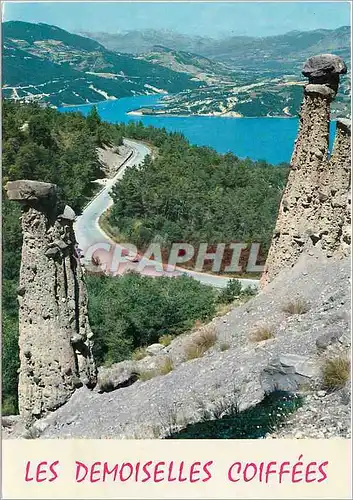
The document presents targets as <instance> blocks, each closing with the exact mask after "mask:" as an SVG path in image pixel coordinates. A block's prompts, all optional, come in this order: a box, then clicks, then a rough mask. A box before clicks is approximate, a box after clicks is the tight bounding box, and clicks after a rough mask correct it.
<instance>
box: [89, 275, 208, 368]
mask: <svg viewBox="0 0 353 500" xmlns="http://www.w3.org/2000/svg"><path fill="white" fill-rule="evenodd" d="M86 281H87V288H88V296H89V301H88V312H89V319H90V324H91V328H92V331H93V332H94V333H95V343H94V354H95V358H96V360H97V362H98V363H99V364H102V363H105V362H106V361H108V360H109V361H112V362H113V363H117V362H119V361H122V360H124V359H128V358H130V357H131V354H132V353H133V352H134V350H135V349H137V348H139V347H141V346H146V345H150V344H153V343H155V342H157V341H158V339H159V337H160V336H161V335H163V334H164V333H165V332H166V331H168V334H169V335H178V334H180V333H183V332H186V331H188V330H190V329H191V328H192V327H193V326H194V324H195V321H196V320H199V321H207V320H209V319H210V318H212V317H213V315H214V313H215V291H214V289H213V288H211V287H209V286H206V285H202V284H201V283H199V282H197V281H196V280H194V279H193V278H189V277H187V276H181V277H178V278H173V279H171V278H167V277H160V278H158V279H155V278H152V277H150V276H142V275H140V274H137V273H133V272H130V273H126V274H124V275H122V276H118V277H109V276H99V277H97V276H87V280H86ZM141 355H142V353H141V351H138V352H137V353H136V354H135V356H137V357H139V356H141ZM134 359H136V357H135V358H134Z"/></svg>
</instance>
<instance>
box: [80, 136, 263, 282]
mask: <svg viewBox="0 0 353 500" xmlns="http://www.w3.org/2000/svg"><path fill="white" fill-rule="evenodd" d="M124 143H125V145H126V146H128V147H129V148H130V149H131V153H130V154H129V156H128V157H127V159H126V160H125V161H124V162H123V163H122V165H121V167H120V168H119V170H118V172H117V173H116V175H115V176H114V177H113V178H112V179H107V180H106V182H105V184H104V187H103V188H102V189H101V191H100V192H99V193H98V194H97V195H96V196H95V197H94V198H93V199H92V200H91V201H90V202H89V203H88V204H87V205H86V207H85V208H84V210H83V212H82V215H80V216H78V217H77V218H76V221H75V224H74V229H75V234H76V239H77V242H78V246H79V248H80V249H81V250H82V252H83V255H84V256H83V259H82V260H83V262H84V264H85V266H87V267H88V266H90V265H91V264H92V260H91V259H92V256H94V257H98V259H99V262H100V264H101V266H102V267H103V268H104V267H105V268H106V269H107V270H110V272H113V273H117V272H118V273H119V274H120V273H123V272H125V271H127V270H135V271H140V272H141V271H142V272H143V273H144V274H149V275H152V276H161V275H163V276H170V277H172V276H180V275H182V274H187V275H189V276H191V277H193V278H194V279H197V280H198V281H200V282H201V283H205V284H207V285H212V286H214V287H217V288H223V287H225V286H226V284H227V282H228V281H229V278H227V277H224V276H216V275H212V274H206V273H199V272H196V271H190V270H186V269H182V268H175V270H174V271H172V272H169V271H167V270H165V269H163V270H162V269H160V270H158V268H156V267H155V266H153V265H151V264H152V262H153V261H150V260H149V259H147V258H144V257H140V259H139V261H138V262H132V261H131V260H128V259H127V258H126V256H127V254H130V255H132V254H134V252H133V251H132V250H131V249H130V250H129V249H128V245H127V244H124V245H120V244H118V243H115V242H114V241H113V240H112V239H111V238H110V237H109V236H108V235H107V234H106V233H105V232H104V231H103V230H102V229H101V227H100V226H99V218H100V216H101V215H102V214H103V213H104V212H106V210H108V208H109V207H111V206H112V204H113V200H112V198H111V197H110V195H109V192H110V190H111V188H112V187H113V186H114V184H116V182H118V181H119V180H120V179H121V178H122V177H123V175H124V173H125V171H126V169H127V168H129V167H132V166H134V165H138V164H140V163H141V162H142V161H143V159H144V158H145V156H146V155H148V154H151V151H150V149H149V148H148V147H147V146H146V145H145V144H142V143H140V142H136V141H132V140H130V139H124ZM131 252H133V253H131ZM156 269H157V271H156ZM239 281H240V282H241V283H242V286H243V287H248V286H251V287H255V288H258V280H251V279H240V280H239Z"/></svg>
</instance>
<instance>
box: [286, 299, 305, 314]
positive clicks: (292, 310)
mask: <svg viewBox="0 0 353 500" xmlns="http://www.w3.org/2000/svg"><path fill="white" fill-rule="evenodd" d="M309 309H310V304H309V303H308V302H307V301H306V300H305V299H301V298H298V299H294V300H291V301H289V302H287V304H285V305H284V306H283V309H282V310H283V312H286V313H288V314H305V313H307V312H308V311H309Z"/></svg>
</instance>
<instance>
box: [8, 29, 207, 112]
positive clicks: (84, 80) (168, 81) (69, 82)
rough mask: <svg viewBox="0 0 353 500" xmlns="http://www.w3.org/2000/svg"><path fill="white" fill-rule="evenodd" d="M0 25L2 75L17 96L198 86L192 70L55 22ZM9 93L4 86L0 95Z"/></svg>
mask: <svg viewBox="0 0 353 500" xmlns="http://www.w3.org/2000/svg"><path fill="white" fill-rule="evenodd" d="M2 28H3V45H4V53H3V75H4V76H3V81H4V84H5V86H11V87H15V88H16V91H17V94H18V96H19V97H21V98H24V97H31V98H33V97H34V98H35V99H37V100H39V101H41V102H48V103H50V104H53V105H55V106H60V105H62V104H86V103H87V102H98V101H102V100H104V99H105V97H106V94H108V95H109V96H110V97H126V96H133V95H136V94H140V95H143V94H147V92H151V88H149V89H148V87H146V85H147V86H148V85H149V86H150V87H155V88H159V89H163V90H166V91H168V92H171V93H174V92H180V91H182V90H185V89H188V88H189V89H193V88H197V87H199V86H200V83H199V82H197V81H195V80H193V79H192V78H191V76H192V75H188V74H187V73H179V72H175V71H172V70H170V69H169V68H165V67H163V66H159V65H158V64H151V63H149V62H147V61H143V60H142V59H139V58H136V57H133V56H130V55H127V54H117V53H115V52H111V51H109V50H107V49H106V48H105V47H103V45H100V44H99V43H97V42H95V41H93V40H90V39H89V38H85V37H82V36H79V35H75V34H73V33H69V32H67V31H65V30H62V29H60V28H58V27H56V26H50V25H47V24H43V23H42V24H33V23H26V22H21V21H9V22H6V23H3V26H2ZM54 40H55V42H54ZM30 84H31V85H32V86H31V87H28V85H30ZM11 95H12V89H11V88H7V89H6V88H5V92H4V97H6V98H9V97H11Z"/></svg>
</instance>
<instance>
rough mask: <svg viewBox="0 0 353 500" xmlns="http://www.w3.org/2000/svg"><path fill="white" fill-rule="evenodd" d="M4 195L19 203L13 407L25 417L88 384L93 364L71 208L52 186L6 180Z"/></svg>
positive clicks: (93, 376)
mask: <svg viewBox="0 0 353 500" xmlns="http://www.w3.org/2000/svg"><path fill="white" fill-rule="evenodd" d="M6 189H7V194H8V197H9V199H11V200H15V201H18V202H20V203H21V204H22V206H23V214H22V230H23V247H22V261H21V270H20V284H19V288H18V300H19V348H20V373H19V387H18V393H19V410H20V414H21V416H22V417H23V418H24V419H25V420H26V421H31V420H33V419H34V418H39V417H40V416H42V415H44V414H45V413H46V412H48V411H50V410H55V409H56V408H58V407H59V406H61V405H63V404H64V403H65V402H66V401H67V400H68V399H69V398H70V396H71V395H72V393H73V392H74V391H75V389H76V388H78V387H80V386H82V385H83V384H85V385H87V386H88V387H93V386H94V385H95V383H96V367H95V363H94V360H93V355H92V347H93V342H92V336H93V334H92V332H91V330H90V327H89V323H88V317H87V295H86V289H85V284H84V282H83V274H82V269H81V266H80V261H79V258H78V255H77V251H76V240H75V235H74V231H73V227H72V225H73V221H74V218H75V213H74V211H73V210H72V209H71V208H70V207H69V206H64V207H60V206H59V204H58V199H57V191H56V186H55V185H54V184H48V183H43V182H36V181H28V180H21V181H13V182H9V183H8V184H7V186H6Z"/></svg>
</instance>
